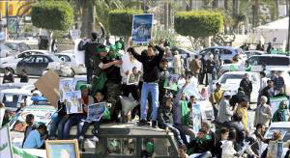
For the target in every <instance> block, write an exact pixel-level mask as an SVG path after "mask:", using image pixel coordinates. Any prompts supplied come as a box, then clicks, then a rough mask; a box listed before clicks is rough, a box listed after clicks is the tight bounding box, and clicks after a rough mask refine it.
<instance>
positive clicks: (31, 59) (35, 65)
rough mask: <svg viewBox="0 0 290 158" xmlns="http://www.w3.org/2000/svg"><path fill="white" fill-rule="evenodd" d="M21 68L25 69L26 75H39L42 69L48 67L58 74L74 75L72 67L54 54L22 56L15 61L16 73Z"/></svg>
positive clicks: (18, 72)
mask: <svg viewBox="0 0 290 158" xmlns="http://www.w3.org/2000/svg"><path fill="white" fill-rule="evenodd" d="M22 69H24V70H26V72H27V74H28V75H36V76H41V75H42V73H43V71H45V70H46V69H50V70H54V71H55V72H57V73H58V74H59V75H60V76H74V71H73V70H72V68H71V67H69V66H67V65H65V64H64V63H63V62H62V61H61V60H60V59H59V58H57V57H56V56H55V55H47V54H42V55H31V56H28V57H26V58H23V59H22V60H21V61H19V62H18V63H17V66H16V73H17V74H21V71H22Z"/></svg>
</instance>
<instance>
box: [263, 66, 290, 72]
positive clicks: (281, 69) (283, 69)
mask: <svg viewBox="0 0 290 158" xmlns="http://www.w3.org/2000/svg"><path fill="white" fill-rule="evenodd" d="M266 71H290V67H288V66H287V67H269V68H266Z"/></svg>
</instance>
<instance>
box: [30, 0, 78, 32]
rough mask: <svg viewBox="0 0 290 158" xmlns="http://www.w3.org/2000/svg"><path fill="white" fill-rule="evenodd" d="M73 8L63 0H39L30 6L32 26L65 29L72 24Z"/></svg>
mask: <svg viewBox="0 0 290 158" xmlns="http://www.w3.org/2000/svg"><path fill="white" fill-rule="evenodd" d="M73 12H74V11H73V8H72V7H71V5H70V4H69V3H68V2H65V1H41V2H38V3H36V4H34V5H33V6H32V10H31V20H32V23H33V25H34V26H36V27H39V28H44V29H48V30H67V29H69V28H70V26H71V25H72V24H73Z"/></svg>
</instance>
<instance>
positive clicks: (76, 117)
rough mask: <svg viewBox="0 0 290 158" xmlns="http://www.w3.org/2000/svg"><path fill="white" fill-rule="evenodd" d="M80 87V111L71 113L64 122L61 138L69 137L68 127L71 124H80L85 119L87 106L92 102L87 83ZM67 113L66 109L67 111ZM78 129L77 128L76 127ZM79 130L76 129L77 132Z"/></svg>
mask: <svg viewBox="0 0 290 158" xmlns="http://www.w3.org/2000/svg"><path fill="white" fill-rule="evenodd" d="M80 89H81V103H82V112H81V113H73V114H71V116H70V118H69V119H68V120H67V121H66V122H65V124H64V130H63V139H68V138H69V133H70V128H71V127H72V126H73V125H76V124H78V125H79V124H80V123H81V120H83V119H86V117H87V111H88V106H89V105H91V104H93V103H94V98H93V97H92V96H90V95H89V88H88V86H87V85H83V86H81V87H80ZM67 114H69V113H68V111H67ZM78 129H79V128H78ZM79 132H80V131H78V133H79Z"/></svg>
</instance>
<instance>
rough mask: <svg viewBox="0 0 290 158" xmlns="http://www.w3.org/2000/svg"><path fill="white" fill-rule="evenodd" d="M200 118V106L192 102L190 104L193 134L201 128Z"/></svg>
mask: <svg viewBox="0 0 290 158" xmlns="http://www.w3.org/2000/svg"><path fill="white" fill-rule="evenodd" d="M201 119H202V114H201V108H200V105H199V104H194V105H192V123H193V124H192V125H193V126H192V127H193V132H194V133H195V134H197V133H198V131H199V130H200V129H201Z"/></svg>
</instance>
